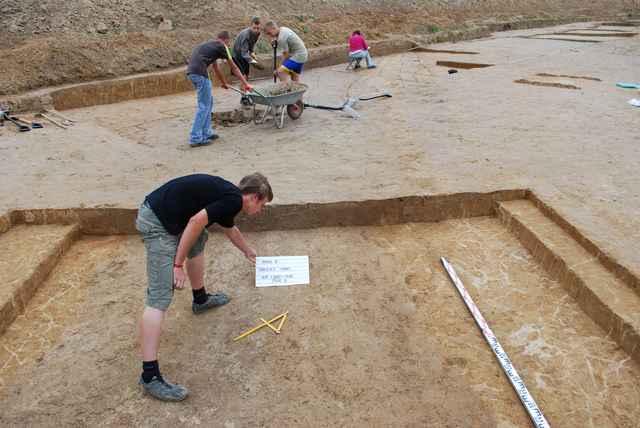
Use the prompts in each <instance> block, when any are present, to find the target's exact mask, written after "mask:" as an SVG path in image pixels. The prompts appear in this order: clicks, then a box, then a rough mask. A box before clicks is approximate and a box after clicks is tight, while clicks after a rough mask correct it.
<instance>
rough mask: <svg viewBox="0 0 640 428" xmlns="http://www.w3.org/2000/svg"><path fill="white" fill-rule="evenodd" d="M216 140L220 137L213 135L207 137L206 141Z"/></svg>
mask: <svg viewBox="0 0 640 428" xmlns="http://www.w3.org/2000/svg"><path fill="white" fill-rule="evenodd" d="M218 138H220V136H219V135H218V134H213V135H211V136H209V137H207V140H209V141H215V140H217V139H218Z"/></svg>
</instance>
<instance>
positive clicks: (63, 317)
mask: <svg viewBox="0 0 640 428" xmlns="http://www.w3.org/2000/svg"><path fill="white" fill-rule="evenodd" d="M134 217H135V210H109V209H103V210H100V209H85V210H29V211H20V212H14V213H12V214H11V215H10V216H9V218H8V219H5V222H4V223H3V224H10V225H13V226H12V227H11V228H9V229H8V230H7V231H6V232H5V233H4V234H2V235H0V244H2V243H3V242H4V240H9V241H10V240H11V238H12V237H15V235H14V234H15V233H16V232H19V233H21V234H24V233H25V232H27V230H25V229H28V230H32V231H33V233H34V236H37V235H40V234H41V233H42V232H43V231H44V229H39V228H43V227H45V228H47V229H46V231H47V233H53V232H52V231H51V228H52V227H53V228H55V227H58V228H64V227H68V226H65V225H64V224H67V225H68V224H75V225H77V227H78V228H79V230H81V231H82V232H83V233H84V236H83V237H82V238H81V239H79V240H77V241H76V242H75V244H74V245H73V246H71V248H70V249H68V250H67V252H66V253H65V254H64V255H62V256H61V257H60V258H59V261H58V263H57V265H56V267H55V268H53V270H52V271H51V273H50V275H49V276H48V278H47V279H46V280H45V281H44V282H43V284H42V285H41V287H39V289H38V291H37V292H36V293H35V294H34V297H33V299H32V300H31V301H30V302H29V303H27V307H26V312H25V313H24V314H23V315H20V316H18V318H17V319H16V320H15V321H14V322H13V323H12V324H11V325H10V326H9V328H8V329H7V331H6V333H5V334H4V335H3V336H0V355H1V356H2V359H0V361H3V362H4V363H3V366H1V367H0V379H1V382H2V383H0V403H1V404H2V408H3V412H2V414H1V415H0V423H1V424H2V425H11V424H18V425H30V424H46V423H47V422H50V420H51V418H52V417H55V418H56V421H58V423H60V424H63V425H72V424H92V423H97V422H100V423H103V424H107V425H109V424H110V425H139V424H150V425H171V424H180V423H183V424H184V423H187V424H198V423H206V422H207V421H210V420H211V418H213V417H215V418H216V420H219V421H221V422H222V423H226V424H227V425H230V424H232V423H233V424H235V425H236V426H247V425H277V424H282V425H307V426H309V425H323V426H327V425H351V426H353V425H356V424H362V423H369V424H373V425H412V424H418V425H434V426H446V425H457V426H472V425H481V426H496V425H504V426H509V425H513V426H526V425H527V423H528V419H527V416H526V414H525V413H524V411H523V410H522V408H521V405H520V403H519V401H518V399H517V397H516V395H515V394H514V393H513V391H512V389H511V387H510V385H509V383H508V381H507V380H506V378H505V376H504V375H503V374H502V372H501V371H500V369H499V366H498V363H497V362H496V361H495V358H494V357H493V355H492V353H491V351H490V350H489V348H488V347H487V345H486V344H485V342H484V340H483V339H482V337H481V334H480V332H479V331H478V329H477V327H476V326H475V325H474V323H473V320H472V318H471V316H470V315H469V313H468V311H467V309H466V308H465V306H464V305H463V303H462V302H461V300H460V298H459V297H458V295H457V294H456V291H455V289H454V287H453V286H452V284H451V283H450V282H449V279H448V277H447V276H446V274H445V272H444V271H443V270H442V267H441V266H440V262H439V258H440V257H442V256H445V257H447V259H448V260H449V261H450V262H451V263H452V264H453V265H454V267H455V268H456V270H457V271H458V274H459V276H460V277H461V279H462V281H463V282H464V283H465V285H466V287H467V289H468V290H469V292H470V293H471V295H472V296H473V298H474V300H475V301H476V304H477V305H478V307H479V309H480V310H481V311H482V312H483V314H484V316H485V318H486V319H487V321H488V322H489V324H490V326H491V327H492V329H493V330H494V332H495V333H496V335H497V336H498V338H499V339H500V341H501V342H502V344H503V346H504V347H505V349H506V351H507V352H508V353H509V356H510V357H511V360H512V361H513V363H514V365H515V366H516V368H517V369H518V371H519V372H520V374H521V375H522V377H523V379H524V381H525V382H526V383H527V386H528V388H529V389H530V391H531V392H532V393H533V395H534V397H535V398H536V400H537V402H538V404H539V405H540V407H541V408H542V410H543V412H544V413H545V415H546V416H547V418H548V419H549V421H550V423H551V424H552V426H587V425H588V424H589V423H593V424H594V425H595V426H605V425H610V424H612V423H617V424H618V425H621V426H632V424H633V423H634V421H636V420H637V419H638V417H640V409H639V408H638V407H637V405H636V404H637V402H638V400H640V388H639V387H638V384H639V382H638V380H639V379H640V366H638V364H637V362H638V361H639V359H640V358H639V356H638V355H637V354H634V353H633V352H634V349H636V347H635V345H636V344H634V343H632V342H629V340H630V338H633V332H634V330H633V328H636V327H637V326H638V320H637V319H630V320H629V319H627V318H628V316H630V315H629V313H633V310H635V313H638V311H637V309H638V308H640V304H639V300H640V297H639V296H638V292H637V285H638V282H637V278H635V277H634V276H633V275H631V274H629V272H627V271H625V270H624V268H623V267H622V266H619V265H617V264H616V263H615V261H614V260H612V259H610V258H609V257H608V256H607V255H606V254H605V253H602V252H601V251H600V250H599V249H598V248H597V247H595V246H593V244H591V243H590V241H588V240H587V239H586V238H585V237H584V236H582V235H581V234H580V232H579V231H577V230H576V229H575V228H573V227H572V226H571V225H570V224H568V223H566V222H565V221H564V220H563V219H562V218H561V217H559V216H558V215H557V214H556V213H555V211H553V209H551V208H550V207H548V206H547V205H545V204H544V203H543V202H542V201H540V200H539V199H537V198H536V197H535V195H533V194H531V193H530V192H528V191H523V190H513V191H502V192H495V193H488V194H454V195H443V196H432V197H406V198H398V199H390V200H382V201H362V202H339V203H331V204H305V205H288V206H275V207H273V208H271V209H270V210H269V211H268V212H267V213H266V214H265V215H264V216H262V217H261V218H260V219H257V221H253V222H244V221H242V222H240V227H242V228H243V229H244V230H246V231H247V237H248V239H249V240H250V241H251V242H252V243H254V244H255V246H256V248H258V250H259V253H260V254H264V255H309V256H310V260H311V284H310V285H308V286H291V287H282V288H269V289H256V288H255V287H254V282H253V281H254V274H253V269H252V266H250V265H249V264H248V263H247V262H246V261H245V260H244V259H243V258H242V257H241V256H240V255H239V254H238V253H237V251H236V250H234V249H233V248H232V247H231V245H230V244H229V243H228V242H226V241H225V239H224V238H223V236H222V235H221V234H218V233H212V234H211V236H210V241H209V244H208V246H207V253H206V259H207V267H206V271H207V279H208V280H207V284H208V285H207V286H208V288H209V289H211V290H214V289H217V290H223V291H225V292H226V293H228V294H229V295H231V296H232V298H233V300H232V301H231V303H230V304H229V305H227V306H226V307H224V308H220V309H217V310H216V311H214V312H211V313H208V314H206V315H203V316H198V317H195V316H193V315H192V314H191V312H190V304H191V300H190V299H191V297H190V293H188V292H176V294H175V298H174V302H173V306H172V308H171V310H170V311H169V314H168V322H167V325H166V331H165V334H164V336H163V342H162V345H161V349H162V351H161V360H160V361H161V367H162V368H163V371H164V372H165V375H166V376H167V377H168V378H169V379H171V380H173V379H175V380H178V381H180V382H183V383H185V384H186V385H187V386H188V387H189V388H190V389H191V394H192V396H191V398H190V399H189V400H187V401H186V402H184V403H182V404H180V405H178V406H172V407H171V408H170V409H169V410H167V409H168V408H167V407H166V405H165V404H162V403H159V402H156V401H153V400H150V399H149V398H146V397H144V396H143V395H142V393H141V392H140V391H139V389H138V387H137V385H136V379H137V376H138V375H139V361H138V356H137V352H136V340H135V331H136V327H135V325H136V321H137V318H138V316H139V314H140V311H141V309H142V301H143V296H144V289H145V283H146V278H145V255H144V247H143V244H142V242H141V241H140V238H139V236H137V235H134V234H133V233H134V229H133V219H134ZM25 223H26V224H28V226H24V224H25ZM21 224H23V225H22V226H21ZM65 233H66V232H65ZM99 235H102V236H99ZM23 241H24V242H23V244H22V245H24V246H25V251H24V254H29V251H28V247H29V245H31V244H33V246H34V247H37V245H39V244H38V241H37V240H35V239H23ZM32 254H34V253H32ZM23 259H24V260H26V257H24V258H20V259H19V260H20V263H22V261H23ZM607 274H610V276H611V277H607V276H606V275H607ZM571 275H573V276H571ZM634 281H635V282H634ZM598 284H600V285H601V286H603V287H605V288H606V289H608V290H615V291H620V290H623V289H624V290H626V293H627V294H624V292H623V291H620V293H622V294H619V296H620V298H621V299H623V300H624V301H625V302H626V303H625V304H626V305H627V306H624V307H621V306H619V304H618V302H617V299H616V301H615V302H614V301H608V300H607V296H606V295H605V294H602V293H603V290H601V289H598V288H597V287H598ZM616 287H618V288H616ZM598 299H601V300H602V301H600V302H599V301H598ZM616 305H618V306H616ZM634 305H635V306H634ZM285 310H288V311H289V319H288V321H287V324H286V326H285V328H284V329H283V332H282V334H280V335H278V336H276V335H273V334H272V333H271V332H270V331H260V332H258V333H256V334H254V335H252V336H250V337H248V338H246V339H244V340H242V341H240V342H232V339H233V337H235V336H236V335H237V334H239V333H240V332H242V331H244V330H245V329H247V328H249V327H252V326H253V325H255V324H256V322H257V320H258V319H259V318H260V317H272V316H275V315H277V314H279V313H282V312H283V311H285ZM625 311H627V312H625ZM618 318H619V319H625V320H627V324H629V328H630V330H629V329H627V330H619V329H618V327H615V325H618V324H620V323H619V322H618V321H616V319H618ZM622 324H624V323H622ZM625 350H626V351H625ZM96 372H98V373H100V389H99V390H96V388H95V373H96ZM576 391H580V399H579V400H576V398H575V397H576V396H575V394H576ZM614 404H615V405H614ZM34 406H37V408H38V409H39V410H38V412H33V411H32V410H31V409H33V407H34ZM569 407H570V409H571V412H570V414H568V409H569ZM163 409H164V410H163Z"/></svg>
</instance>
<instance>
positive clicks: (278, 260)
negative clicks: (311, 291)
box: [256, 256, 309, 287]
mask: <svg viewBox="0 0 640 428" xmlns="http://www.w3.org/2000/svg"><path fill="white" fill-rule="evenodd" d="M303 284H309V256H281V257H256V287H278V286H286V285H303Z"/></svg>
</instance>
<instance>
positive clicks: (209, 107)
mask: <svg viewBox="0 0 640 428" xmlns="http://www.w3.org/2000/svg"><path fill="white" fill-rule="evenodd" d="M204 86H205V89H204V90H203V94H202V96H203V99H204V104H205V106H206V111H205V116H204V124H203V125H202V135H204V137H205V139H206V140H210V139H212V137H213V136H214V135H216V133H215V131H214V130H213V126H212V125H211V113H213V103H214V100H213V93H212V92H211V80H209V79H207V80H206V81H205V82H204Z"/></svg>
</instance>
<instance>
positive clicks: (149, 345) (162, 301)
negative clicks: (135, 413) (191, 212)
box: [136, 204, 188, 401]
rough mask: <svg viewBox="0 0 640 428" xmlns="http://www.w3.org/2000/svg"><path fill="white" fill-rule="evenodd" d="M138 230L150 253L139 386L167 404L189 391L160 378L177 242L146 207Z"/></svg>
mask: <svg viewBox="0 0 640 428" xmlns="http://www.w3.org/2000/svg"><path fill="white" fill-rule="evenodd" d="M136 228H137V229H138V231H140V233H141V234H142V238H143V240H144V244H145V249H146V252H147V278H148V281H149V284H148V287H147V299H146V304H145V309H144V312H143V313H142V320H141V322H140V341H141V345H142V375H141V376H140V383H141V384H142V386H143V388H144V389H145V391H147V393H149V394H150V395H151V396H153V397H155V398H158V399H160V400H164V401H181V400H184V399H185V398H186V397H187V394H188V391H187V389H186V388H184V387H183V386H180V385H173V384H170V383H168V382H166V381H165V380H164V379H163V378H162V376H161V375H160V367H159V364H158V346H159V343H160V334H161V333H162V322H163V320H164V314H165V312H166V310H167V309H168V308H169V305H170V304H171V300H172V297H173V263H174V259H175V254H176V249H177V246H178V241H177V239H176V237H175V236H173V235H170V234H169V233H168V232H167V231H166V230H165V229H164V227H163V226H162V224H161V223H160V220H158V218H157V217H156V215H155V214H154V213H153V210H151V208H150V207H149V206H148V205H146V204H143V205H142V206H141V207H140V210H139V211H138V218H137V220H136Z"/></svg>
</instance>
